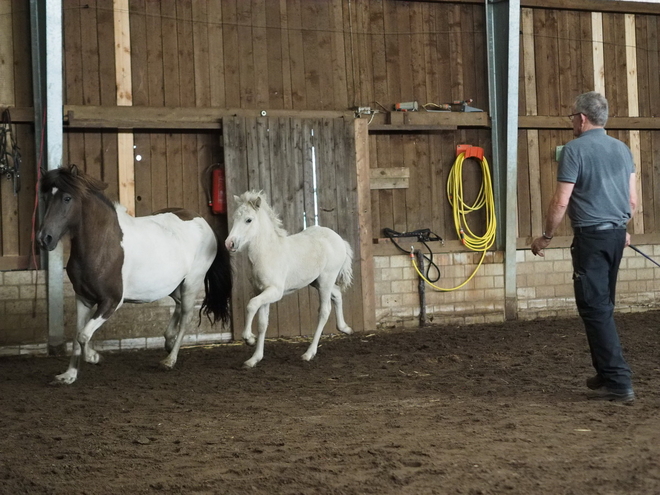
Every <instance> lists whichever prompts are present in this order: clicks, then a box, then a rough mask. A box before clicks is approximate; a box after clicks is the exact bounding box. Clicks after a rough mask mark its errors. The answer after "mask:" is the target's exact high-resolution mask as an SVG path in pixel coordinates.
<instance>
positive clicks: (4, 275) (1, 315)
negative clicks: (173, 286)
mask: <svg viewBox="0 0 660 495" xmlns="http://www.w3.org/2000/svg"><path fill="white" fill-rule="evenodd" d="M35 295H36V298H35ZM202 297H203V292H201V293H200V294H199V297H198V299H197V303H196V305H195V316H194V317H193V324H194V328H191V329H190V330H189V331H188V332H187V333H186V337H185V339H184V345H192V344H205V343H210V342H221V341H228V340H231V333H230V330H229V329H228V328H225V327H223V326H222V325H221V324H217V325H215V326H211V325H210V323H209V321H208V320H207V319H206V318H202V323H201V325H200V326H199V327H198V326H197V322H198V319H197V312H198V311H199V307H200V305H201V303H202ZM173 311H174V302H173V301H172V300H171V299H170V298H169V297H168V298H165V299H161V300H160V301H157V302H154V303H149V304H132V303H125V304H124V305H123V306H122V307H121V308H119V310H118V311H117V312H116V313H115V314H114V315H113V316H112V318H110V320H108V321H107V322H106V323H105V324H104V325H103V326H102V327H101V328H100V329H99V330H97V331H96V333H95V334H94V337H93V342H94V348H95V349H98V350H121V349H136V348H162V347H164V344H165V339H164V337H163V333H164V332H165V329H166V328H167V323H168V322H169V319H170V316H171V315H172V312H173ZM64 328H65V335H66V337H67V340H71V339H72V338H73V337H74V335H75V332H76V302H75V294H74V292H73V287H72V286H71V283H70V282H69V281H68V277H67V276H66V274H65V275H64ZM47 341H48V313H47V304H46V272H45V271H43V270H41V271H8V272H0V355H11V354H42V353H46V352H47ZM69 350H70V344H69Z"/></svg>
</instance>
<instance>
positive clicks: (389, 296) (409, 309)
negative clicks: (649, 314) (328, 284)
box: [374, 245, 660, 327]
mask: <svg viewBox="0 0 660 495" xmlns="http://www.w3.org/2000/svg"><path fill="white" fill-rule="evenodd" d="M637 247H638V248H639V249H640V250H641V251H643V252H644V253H646V254H648V255H649V256H650V257H652V258H653V259H656V260H660V246H654V245H647V246H643V245H640V246H637ZM480 257H481V255H480V254H478V253H455V254H441V255H435V256H434V261H435V263H436V264H437V265H439V267H440V271H441V274H442V276H441V278H440V280H439V281H438V282H436V283H435V285H436V286H438V287H441V288H453V287H456V286H458V285H460V284H462V283H463V282H465V280H466V279H467V278H468V277H469V276H470V275H471V274H472V272H473V271H474V269H475V268H476V266H477V264H478V261H479V259H480ZM516 263H517V265H516V268H517V296H518V318H520V319H535V318H547V317H567V316H575V315H577V310H576V308H575V297H574V296H573V270H572V263H571V254H570V249H569V248H557V249H546V253H545V258H541V257H537V256H534V255H533V254H532V252H531V251H529V250H519V251H518V252H517V253H516ZM374 268H375V270H374V272H375V281H376V286H375V292H376V321H377V322H378V324H379V326H382V327H394V326H417V325H418V324H419V319H418V318H419V312H420V305H419V294H418V289H417V273H416V272H415V270H414V268H413V266H412V264H411V261H410V257H409V256H406V255H403V254H401V255H393V256H378V257H375V258H374ZM425 294H426V313H427V322H429V323H433V324H456V325H468V324H473V323H489V322H498V321H504V265H503V253H488V254H487V256H486V258H485V260H484V262H483V264H482V266H481V267H480V268H479V270H478V271H477V273H476V275H475V276H474V278H473V279H472V280H471V281H470V282H468V283H467V284H465V286H463V287H462V288H460V289H457V290H454V291H442V292H441V291H437V290H435V289H433V288H432V287H430V286H429V285H427V286H426V288H425ZM658 306H660V268H657V267H655V265H653V264H652V263H651V262H650V261H648V260H647V259H645V258H644V257H643V256H641V255H639V254H637V253H635V252H634V251H633V250H632V249H626V250H625V252H624V258H623V261H622V262H621V268H620V271H619V280H618V284H617V307H616V310H617V311H644V310H648V309H654V308H657V307H658Z"/></svg>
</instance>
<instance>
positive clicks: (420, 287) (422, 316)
mask: <svg viewBox="0 0 660 495" xmlns="http://www.w3.org/2000/svg"><path fill="white" fill-rule="evenodd" d="M415 259H416V263H417V268H418V269H419V271H420V273H424V254H423V253H422V252H421V251H420V250H419V249H418V250H417V251H415ZM418 278H419V280H418V282H417V292H418V293H419V326H420V327H423V326H424V325H426V282H425V281H424V279H423V278H422V277H418Z"/></svg>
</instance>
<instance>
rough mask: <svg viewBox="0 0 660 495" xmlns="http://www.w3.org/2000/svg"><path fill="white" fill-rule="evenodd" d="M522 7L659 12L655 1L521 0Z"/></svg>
mask: <svg viewBox="0 0 660 495" xmlns="http://www.w3.org/2000/svg"><path fill="white" fill-rule="evenodd" d="M520 6H521V7H533V8H539V9H554V10H586V11H588V12H616V13H626V14H657V13H658V4H657V3H655V2H625V1H619V0H520Z"/></svg>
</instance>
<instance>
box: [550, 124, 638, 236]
mask: <svg viewBox="0 0 660 495" xmlns="http://www.w3.org/2000/svg"><path fill="white" fill-rule="evenodd" d="M634 172H635V164H634V162H633V158H632V153H631V152H630V148H628V146H626V145H625V144H624V143H623V142H621V141H619V140H618V139H615V138H613V137H610V136H608V135H607V134H606V132H605V129H602V128H598V129H591V130H589V131H586V132H584V133H582V134H581V135H580V137H578V138H577V139H574V140H573V141H571V142H569V143H568V144H566V146H564V149H563V150H562V154H561V158H560V160H559V169H558V171H557V180H558V181H559V182H571V183H573V184H575V188H574V189H573V193H572V194H571V199H570V201H569V203H568V217H569V218H570V219H571V225H572V226H573V227H587V226H590V225H602V224H607V223H612V224H614V225H618V226H621V227H625V226H626V224H627V223H628V221H629V220H630V217H631V211H630V174H632V173H634Z"/></svg>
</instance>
